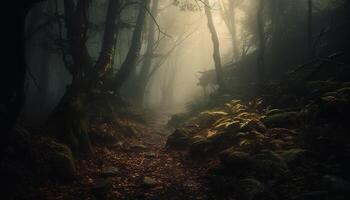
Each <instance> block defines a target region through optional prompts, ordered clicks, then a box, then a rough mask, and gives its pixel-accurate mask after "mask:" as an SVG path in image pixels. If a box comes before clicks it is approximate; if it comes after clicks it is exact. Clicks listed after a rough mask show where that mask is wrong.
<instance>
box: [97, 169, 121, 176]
mask: <svg viewBox="0 0 350 200" xmlns="http://www.w3.org/2000/svg"><path fill="white" fill-rule="evenodd" d="M119 174H120V171H119V169H118V168H117V167H107V168H105V169H103V170H102V171H101V176H103V177H110V176H117V175H119Z"/></svg>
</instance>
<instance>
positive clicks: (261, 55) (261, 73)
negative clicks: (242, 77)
mask: <svg viewBox="0 0 350 200" xmlns="http://www.w3.org/2000/svg"><path fill="white" fill-rule="evenodd" d="M264 8H265V0H260V1H259V5H258V12H257V25H258V38H259V47H258V51H259V52H258V58H257V67H258V69H257V71H258V79H259V80H258V84H259V86H261V84H263V83H264V79H265V44H266V41H265V30H264V29H265V22H264V15H263V14H264Z"/></svg>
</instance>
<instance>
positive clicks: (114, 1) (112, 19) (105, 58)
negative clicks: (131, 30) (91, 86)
mask: <svg viewBox="0 0 350 200" xmlns="http://www.w3.org/2000/svg"><path fill="white" fill-rule="evenodd" d="M119 8H120V1H119V0H110V1H109V4H108V9H107V15H106V25H105V30H104V36H103V41H102V48H101V52H100V54H99V58H98V61H97V63H96V66H95V69H96V70H97V71H98V77H103V76H104V75H106V73H107V72H109V71H111V70H112V60H113V55H114V53H115V46H116V43H117V38H118V33H119V26H118V22H119V19H118V18H119V13H120V11H119Z"/></svg>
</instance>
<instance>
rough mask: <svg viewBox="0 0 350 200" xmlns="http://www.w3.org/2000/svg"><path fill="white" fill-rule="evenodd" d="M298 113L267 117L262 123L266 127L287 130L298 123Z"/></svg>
mask: <svg viewBox="0 0 350 200" xmlns="http://www.w3.org/2000/svg"><path fill="white" fill-rule="evenodd" d="M299 118H300V113H299V112H283V113H277V114H274V115H270V116H267V117H266V118H265V119H263V122H264V124H265V125H266V126H268V127H276V128H289V127H294V126H296V125H297V124H298V123H299Z"/></svg>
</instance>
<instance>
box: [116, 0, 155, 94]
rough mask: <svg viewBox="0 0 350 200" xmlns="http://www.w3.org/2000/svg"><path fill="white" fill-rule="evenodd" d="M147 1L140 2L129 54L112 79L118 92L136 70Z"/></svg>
mask: <svg viewBox="0 0 350 200" xmlns="http://www.w3.org/2000/svg"><path fill="white" fill-rule="evenodd" d="M148 5H149V0H142V1H141V3H140V8H139V13H138V16H137V21H136V26H135V29H134V32H133V36H132V41H131V47H130V49H129V52H128V54H127V56H126V58H125V60H124V62H123V64H122V66H121V67H120V69H119V71H118V73H117V74H116V76H115V77H114V85H113V87H114V90H116V91H118V90H119V89H120V88H121V86H122V85H123V83H124V82H125V80H127V78H128V77H129V75H130V73H131V72H132V71H133V70H134V69H135V68H136V64H137V59H138V57H139V54H140V50H141V46H142V30H143V26H144V22H145V16H146V11H147V9H148V8H147V7H148Z"/></svg>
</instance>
